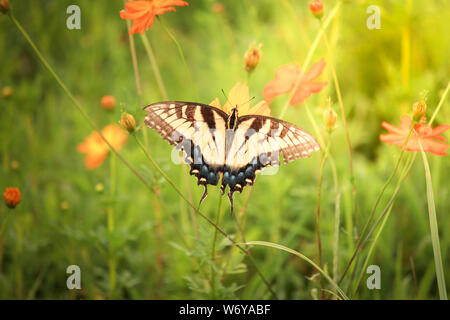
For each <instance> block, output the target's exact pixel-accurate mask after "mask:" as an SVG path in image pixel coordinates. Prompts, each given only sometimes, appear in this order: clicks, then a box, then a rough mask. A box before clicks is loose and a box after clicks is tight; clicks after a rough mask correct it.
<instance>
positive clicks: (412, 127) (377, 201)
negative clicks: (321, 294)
mask: <svg viewBox="0 0 450 320" xmlns="http://www.w3.org/2000/svg"><path fill="white" fill-rule="evenodd" d="M414 125H415V122H413V124H412V126H411V128H410V130H409V133H408V136H407V137H406V139H405V141H404V143H403V146H402V151H401V152H400V156H399V158H398V160H397V164H396V165H395V167H394V170H393V171H392V173H391V175H390V176H389V178H388V180H387V181H386V182H385V184H384V185H383V187H382V188H381V192H380V193H379V194H378V197H377V199H376V200H375V204H374V206H373V208H372V210H371V212H370V214H369V218H368V219H367V221H366V223H365V225H364V227H363V229H362V231H361V234H360V235H359V237H358V240H357V243H356V247H355V250H354V251H353V255H352V257H351V258H350V260H349V262H348V263H347V266H346V268H345V270H344V273H343V274H342V276H341V278H340V280H339V282H338V284H341V282H342V280H343V279H344V277H345V275H346V274H347V271H348V270H349V268H350V266H351V265H352V263H353V261H354V259H355V257H356V255H357V254H358V252H360V250H361V248H360V246H361V243H362V241H363V238H364V234H365V232H366V229H367V228H368V226H369V224H370V222H371V221H372V219H373V216H374V214H375V211H376V209H377V207H378V204H379V203H380V200H381V198H382V196H383V194H384V192H385V191H386V189H387V187H388V186H389V184H390V183H391V181H392V179H393V178H394V176H395V175H396V173H397V170H398V168H399V166H400V163H401V160H402V158H403V155H404V154H405V147H406V144H407V143H408V140H409V137H410V136H411V133H412V131H413V129H414Z"/></svg>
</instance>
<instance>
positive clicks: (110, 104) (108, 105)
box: [102, 96, 116, 110]
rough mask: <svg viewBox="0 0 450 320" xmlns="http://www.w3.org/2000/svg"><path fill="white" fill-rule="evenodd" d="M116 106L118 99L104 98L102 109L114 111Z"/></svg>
mask: <svg viewBox="0 0 450 320" xmlns="http://www.w3.org/2000/svg"><path fill="white" fill-rule="evenodd" d="M115 105H116V99H115V98H114V97H113V96H103V97H102V107H103V108H105V109H108V110H110V109H114V106H115Z"/></svg>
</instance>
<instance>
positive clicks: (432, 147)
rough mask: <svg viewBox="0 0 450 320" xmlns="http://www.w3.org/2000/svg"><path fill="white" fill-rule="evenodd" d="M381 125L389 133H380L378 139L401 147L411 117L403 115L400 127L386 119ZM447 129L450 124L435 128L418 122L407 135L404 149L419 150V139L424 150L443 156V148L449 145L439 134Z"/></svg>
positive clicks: (449, 127)
mask: <svg viewBox="0 0 450 320" xmlns="http://www.w3.org/2000/svg"><path fill="white" fill-rule="evenodd" d="M381 125H382V126H383V127H384V128H385V129H386V130H387V131H389V133H386V134H381V135H380V140H381V141H383V142H385V143H387V144H390V145H397V146H399V148H400V149H401V148H402V147H403V144H404V143H405V140H406V138H407V137H408V134H409V131H410V130H411V125H412V119H411V117H410V116H403V117H402V119H401V121H400V128H398V127H395V126H393V125H392V124H389V123H387V122H386V121H383V123H382V124H381ZM448 129H450V125H447V124H444V125H441V126H437V127H436V128H431V127H430V126H429V125H427V124H424V123H418V124H416V125H415V126H414V131H413V132H412V133H411V136H410V137H409V140H408V143H407V144H406V147H405V150H406V151H420V145H419V139H420V142H421V144H422V147H423V150H424V151H425V152H430V153H434V154H436V155H438V156H444V155H446V154H447V152H446V151H445V149H447V148H448V147H449V146H450V145H448V144H445V143H444V142H445V138H444V137H442V136H441V135H440V134H441V133H443V132H444V131H446V130H448ZM436 140H439V141H442V142H439V141H436Z"/></svg>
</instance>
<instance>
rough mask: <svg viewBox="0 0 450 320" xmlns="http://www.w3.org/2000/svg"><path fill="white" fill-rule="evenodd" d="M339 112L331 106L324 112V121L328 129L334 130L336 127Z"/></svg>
mask: <svg viewBox="0 0 450 320" xmlns="http://www.w3.org/2000/svg"><path fill="white" fill-rule="evenodd" d="M336 120H337V114H336V111H334V110H333V109H332V108H331V107H328V108H326V109H325V111H324V112H323V123H324V124H325V128H326V129H327V131H333V130H334V128H335V127H336Z"/></svg>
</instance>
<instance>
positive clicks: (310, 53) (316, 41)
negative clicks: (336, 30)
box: [278, 1, 341, 119]
mask: <svg viewBox="0 0 450 320" xmlns="http://www.w3.org/2000/svg"><path fill="white" fill-rule="evenodd" d="M340 6H341V2H340V1H338V3H337V4H336V5H335V6H334V8H333V9H332V10H331V12H330V14H329V15H328V17H327V18H326V19H325V22H324V24H323V26H324V29H325V28H326V27H327V26H328V25H329V24H330V22H331V19H333V17H334V16H335V15H336V13H337V12H338V10H339V7H340ZM322 34H323V30H322V29H320V30H319V32H318V33H317V35H316V37H315V38H314V41H313V44H312V45H311V47H310V48H309V50H308V53H307V55H306V59H305V61H304V62H303V65H302V69H301V70H302V72H305V70H306V68H307V67H308V65H309V63H310V62H311V59H312V56H313V54H314V51H315V50H316V48H317V46H318V45H319V42H320V38H321V37H322ZM300 80H301V78H300V77H299V79H297V81H296V83H295V84H294V86H293V87H292V90H291V92H290V93H289V98H288V99H287V101H286V103H285V104H284V106H283V108H282V109H281V112H280V115H279V117H278V118H280V119H282V118H283V117H284V115H285V114H286V111H287V108H288V107H289V102H290V101H291V99H292V96H293V95H294V93H295V92H296V91H297V88H298V86H299V84H300Z"/></svg>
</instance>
